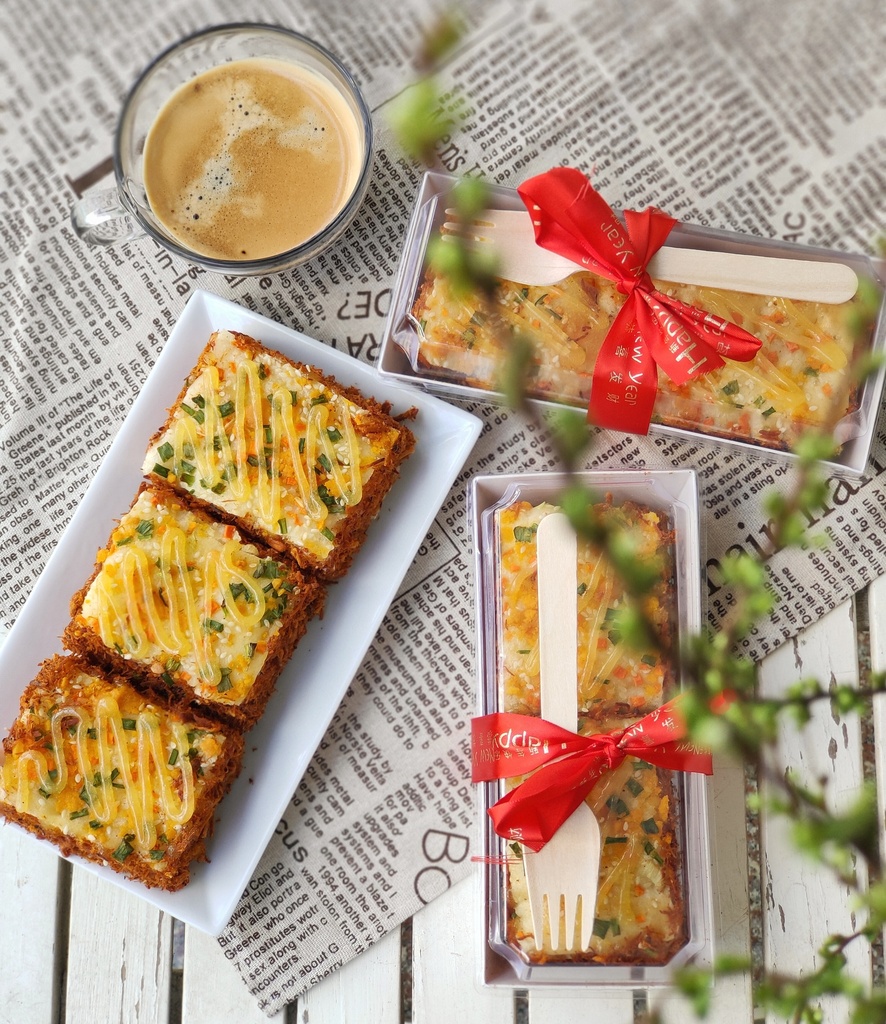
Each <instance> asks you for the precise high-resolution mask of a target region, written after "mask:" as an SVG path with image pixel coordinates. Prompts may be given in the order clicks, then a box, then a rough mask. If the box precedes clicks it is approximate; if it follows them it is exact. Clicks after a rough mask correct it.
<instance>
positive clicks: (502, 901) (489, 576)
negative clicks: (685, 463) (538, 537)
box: [471, 471, 712, 988]
mask: <svg viewBox="0 0 886 1024" xmlns="http://www.w3.org/2000/svg"><path fill="white" fill-rule="evenodd" d="M580 479H581V480H582V482H584V483H586V484H587V485H588V486H589V487H591V488H592V489H593V490H594V491H595V492H596V493H598V494H599V496H600V500H601V501H603V499H604V496H606V498H607V501H611V504H612V505H613V506H622V505H623V504H624V503H625V502H628V503H632V506H631V507H632V508H640V509H641V510H644V511H648V512H651V513H653V514H654V516H655V517H656V518H659V519H660V520H661V521H662V522H663V523H665V522H666V523H667V527H668V536H669V537H670V538H671V539H670V541H669V546H670V556H669V557H670V565H671V569H670V572H671V573H672V576H671V577H670V578H669V581H668V589H667V593H668V594H669V595H670V600H671V601H672V602H673V603H672V606H671V607H670V608H668V609H667V610H666V611H667V615H668V617H669V621H670V623H671V628H672V633H675V634H676V635H674V636H673V639H674V641H677V639H678V637H684V636H687V635H689V634H691V633H694V632H697V631H698V629H699V628H700V621H701V577H700V553H699V536H698V532H699V531H698V497H697V488H696V479H695V474H694V473H693V472H692V471H610V472H589V473H583V474H580ZM565 482H566V477H565V476H564V475H562V474H559V473H540V474H507V475H497V476H478V477H475V478H474V480H473V481H472V485H471V500H472V517H473V529H474V550H475V559H476V609H477V633H478V636H477V650H478V670H479V708H478V713H479V714H480V715H486V714H490V713H493V712H495V711H500V710H505V706H504V705H505V699H504V697H503V693H504V688H505V683H504V680H503V676H504V675H506V674H507V670H506V669H505V667H504V662H503V657H502V650H503V637H502V629H503V626H502V622H503V618H502V615H503V611H502V604H503V596H502V595H503V586H502V582H501V581H502V575H503V573H504V569H502V568H501V566H502V565H503V562H502V544H503V543H504V542H503V541H502V540H501V529H502V527H501V515H502V513H503V510H509V511H512V510H513V509H514V508H515V507H517V508H519V509H520V510H521V514H522V515H526V514H529V515H530V517H531V516H532V514H533V513H532V512H531V511H528V507H531V508H532V509H535V508H536V507H537V506H538V505H539V504H540V503H550V504H555V503H556V500H557V495H558V493H559V492H560V490H561V489H562V487H563V485H564V483H565ZM524 503H527V504H524ZM541 514H543V513H541ZM632 514H633V513H632ZM509 522H510V520H509ZM520 536H521V537H527V538H528V537H529V533H528V532H527V530H526V529H525V528H522V532H521V534H520ZM530 557H531V556H530ZM531 570H532V567H531V565H529V566H527V567H526V568H525V569H524V571H528V572H529V573H530V575H531ZM509 571H510V570H509ZM580 593H581V591H580ZM531 603H532V602H531V600H529V599H527V604H528V605H531ZM521 607H522V605H521ZM527 614H528V615H529V616H530V618H531V617H532V614H533V612H532V609H531V607H530V608H529V609H528V611H527ZM601 614H602V609H601ZM531 628H532V627H531V625H530V629H531ZM579 634H580V636H581V630H579ZM517 653H518V654H519V655H529V654H530V652H529V650H526V651H519V652H517ZM581 658H582V653H581V651H580V654H579V660H580V661H581ZM672 676H673V678H672V682H673V683H674V684H676V683H678V676H679V672H678V670H674V671H673V673H672ZM508 685H510V684H508ZM579 692H580V693H581V690H580V691H579ZM529 703H530V704H531V699H530V701H529ZM508 704H509V705H510V706H509V708H508V709H509V710H514V708H513V706H512V705H513V695H512V696H511V697H510V698H508ZM527 710H528V711H529V713H532V712H531V710H530V709H529V708H527ZM534 713H536V714H537V713H538V712H537V710H536V711H535V712H534ZM627 717H628V718H630V715H628V716H627ZM636 717H638V715H634V718H636ZM631 720H633V719H631ZM625 724H626V723H625ZM646 767H647V768H648V767H650V766H646ZM653 771H655V770H654V769H653ZM667 776H668V777H669V780H670V781H665V785H666V786H669V787H671V788H672V794H673V800H674V804H675V805H676V807H675V813H674V814H673V822H674V833H673V835H674V842H675V844H676V848H677V851H678V852H677V858H676V876H677V878H678V884H679V890H680V892H681V893H682V910H683V924H682V932H681V934H682V936H683V941H682V942H681V943H680V945H679V948H676V949H674V950H672V952H671V954H670V955H669V956H668V958H667V962H663V963H662V962H658V963H650V962H649V961H650V960H656V959H660V957H657V956H656V955H655V952H656V951H655V950H646V951H642V950H641V951H639V952H638V954H637V955H636V956H635V957H633V958H629V959H628V962H615V963H598V962H589V959H588V957H585V958H584V959H583V961H576V962H557V961H556V960H552V959H547V962H539V961H538V960H537V959H535V958H533V956H532V955H530V953H528V952H527V945H526V943H525V942H523V943H521V942H520V941H517V940H516V939H515V934H514V926H513V922H514V920H515V909H516V908H515V906H514V902H513V900H514V893H513V892H511V891H510V886H511V881H512V879H511V878H510V875H509V870H510V869H509V863H513V862H514V860H515V858H516V857H517V854H516V853H515V851H514V850H512V849H511V848H510V846H509V844H508V843H507V842H506V841H505V840H504V839H502V838H501V837H499V836H498V835H497V834H496V833H495V832H494V831H493V829H492V824H491V821H490V819H489V816H488V814H487V812H488V809H489V807H490V806H492V804H493V803H495V802H496V801H497V800H498V799H499V798H500V796H502V795H503V793H504V791H505V783H504V782H503V781H499V782H492V783H484V784H482V785H481V786H480V787H479V789H480V798H479V802H480V815H479V818H480V830H481V849H482V857H481V868H480V871H481V878H480V888H481V896H480V900H479V903H480V906H481V908H482V920H481V921H479V922H478V923H477V928H478V929H479V932H480V939H481V944H482V955H481V963H480V973H481V979H480V980H481V983H482V984H484V985H490V986H502V987H525V986H534V985H545V986H547V985H552V986H555V987H558V986H564V987H569V986H586V985H592V986H596V985H601V986H613V987H629V988H630V987H655V986H660V985H666V984H668V982H669V980H670V977H671V971H672V969H673V967H675V966H677V965H680V964H685V963H687V962H690V961H698V960H704V961H705V962H708V961H709V959H710V957H711V955H712V954H711V943H712V924H711V878H710V868H709V857H708V849H709V840H708V826H707V796H706V780H705V778H704V777H703V776H701V775H697V774H693V773H688V772H673V773H667ZM642 777H643V776H642V772H641V773H640V775H639V776H635V775H630V776H629V778H630V780H632V781H630V782H629V783H628V785H629V786H633V787H634V788H632V789H630V793H631V794H638V793H639V788H638V787H639V785H640V783H639V782H637V781H634V780H635V779H636V778H642ZM603 784H604V780H601V781H600V783H598V786H600V785H603ZM650 790H651V787H650ZM613 799H614V800H615V801H616V803H615V804H614V805H610V804H609V803H607V806H613V807H614V808H615V809H614V810H613V812H612V813H616V814H617V813H621V812H622V811H623V810H626V808H623V807H620V806H619V804H618V802H617V801H618V798H617V797H616V798H613ZM628 799H630V797H628ZM639 799H640V797H639V796H638V803H639ZM598 817H599V812H598ZM602 824H603V826H604V834H605V831H606V823H605V821H604V822H603V823H602ZM624 827H625V828H626V827H627V825H626V824H625V826H624ZM650 827H651V826H650ZM644 838H646V839H648V838H650V837H649V836H640V841H639V846H638V848H637V850H636V851H634V846H633V845H632V846H631V850H632V851H634V852H636V853H637V854H639V856H641V857H645V856H646V855H647V853H648V855H650V856H656V852H655V850H654V849H652V850H651V852H649V851H647V853H643V852H642V846H643V843H642V840H643V839H644ZM610 842H624V840H622V839H618V838H616V839H612V840H610ZM631 842H632V844H633V840H632V841H631ZM646 845H647V847H648V846H649V845H650V844H648V843H647V844H646ZM613 849H616V850H621V849H622V847H620V846H619V847H617V848H613ZM625 849H626V850H627V847H625ZM634 881H636V879H635V880H634ZM518 882H519V879H518ZM596 909H597V910H599V909H600V903H599V899H598V907H597V908H596ZM603 923H604V924H605V925H606V927H607V928H608V927H609V926H610V925H611V922H603ZM599 924H600V922H595V927H596V928H597V932H599V931H601V930H602V929H601V928H599V927H598V925H599ZM611 926H612V927H613V928H615V927H618V925H617V924H616V925H611ZM641 946H642V942H641ZM542 959H543V960H544V959H545V958H544V957H543V958H542Z"/></svg>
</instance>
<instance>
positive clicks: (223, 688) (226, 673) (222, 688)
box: [218, 667, 234, 693]
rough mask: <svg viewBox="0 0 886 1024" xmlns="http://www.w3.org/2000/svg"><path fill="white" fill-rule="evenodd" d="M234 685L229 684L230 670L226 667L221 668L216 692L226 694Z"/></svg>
mask: <svg viewBox="0 0 886 1024" xmlns="http://www.w3.org/2000/svg"><path fill="white" fill-rule="evenodd" d="M233 687H234V684H233V682H231V670H230V669H229V668H227V667H223V668H222V670H221V680H220V682H219V684H218V692H219V693H226V692H227V691H228V690H231V689H233Z"/></svg>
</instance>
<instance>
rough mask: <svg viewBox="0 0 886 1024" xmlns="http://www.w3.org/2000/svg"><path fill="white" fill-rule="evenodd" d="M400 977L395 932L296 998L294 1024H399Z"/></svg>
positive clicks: (396, 932)
mask: <svg viewBox="0 0 886 1024" xmlns="http://www.w3.org/2000/svg"><path fill="white" fill-rule="evenodd" d="M400 976H401V971H400V929H399V928H396V929H394V931H392V932H391V933H390V934H389V935H386V936H384V938H382V939H380V940H379V941H378V942H376V943H375V944H374V945H373V946H370V947H369V949H368V950H366V952H365V953H362V954H361V955H360V956H358V957H357V958H356V959H355V960H351V961H350V963H347V964H345V965H344V967H341V968H339V970H337V971H334V972H333V973H332V974H331V975H329V977H328V978H324V979H323V981H321V982H319V983H318V984H317V985H315V986H314V987H313V988H310V989H308V991H307V992H305V994H304V995H303V996H300V997H299V1000H298V1014H297V1019H298V1022H299V1024H369V1022H370V1021H371V1022H372V1024H400ZM183 1019H185V1020H187V1018H186V1017H185V1018H183ZM207 1024H208V1021H207Z"/></svg>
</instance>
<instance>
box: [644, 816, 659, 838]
mask: <svg viewBox="0 0 886 1024" xmlns="http://www.w3.org/2000/svg"><path fill="white" fill-rule="evenodd" d="M640 828H642V829H643V831H644V832H645V833H646V835H648V836H654V835H656V833H657V832H658V825H656V824H655V819H654V818H646V819H645V820H644V821H641V822H640Z"/></svg>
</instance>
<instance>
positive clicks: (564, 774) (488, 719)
mask: <svg viewBox="0 0 886 1024" xmlns="http://www.w3.org/2000/svg"><path fill="white" fill-rule="evenodd" d="M677 700H679V698H677ZM685 736H686V728H685V723H684V722H683V720H682V718H681V717H680V715H679V714H678V713H677V701H676V700H675V701H669V702H668V703H667V704H663V705H662V706H661V707H660V708H656V709H655V711H652V712H650V713H649V714H648V715H646V716H645V718H641V719H640V720H639V721H638V722H635V723H634V724H633V725H629V726H627V727H626V728H624V729H618V730H616V731H615V732H612V733H599V734H596V735H593V736H579V735H578V734H577V733H574V732H569V731H568V730H567V729H561V728H560V727H559V726H557V725H554V724H553V723H552V722H548V721H545V719H543V718H535V717H533V716H531V715H517V714H510V713H508V712H497V713H495V714H491V715H483V716H482V717H480V718H475V719H473V720H472V722H471V759H472V779H473V781H474V782H491V781H493V780H495V779H504V778H511V777H512V776H514V775H523V774H525V773H526V772H533V774H532V775H530V776H529V778H527V779H526V780H524V781H523V782H522V783H520V785H519V786H516V787H515V788H514V789H512V790H511V791H510V792H509V793H506V794H505V795H504V796H503V797H502V798H501V800H499V801H498V802H497V803H496V804H495V805H494V806H493V807H491V808H490V809H489V816H490V818H492V822H493V827H494V828H495V831H496V832H497V833H498V835H500V836H502V837H503V838H505V839H514V840H517V841H519V842H521V843H523V845H524V846H528V847H529V848H530V849H531V850H535V851H536V852H537V851H538V850H540V849H541V848H542V847H543V846H544V845H545V843H547V842H548V840H549V839H550V838H551V836H553V835H554V833H555V832H556V831H557V829H558V828H559V827H560V826H561V825H562V824H563V822H564V821H566V819H567V818H568V817H569V816H570V815H571V814H572V812H573V811H574V810H575V809H576V807H578V805H579V804H580V803H581V802H582V801H583V800H584V799H585V797H586V796H587V795H588V793H590V791H591V790H592V789H593V788H594V785H595V784H596V782H597V780H598V779H600V778H601V777H602V776H603V775H604V774H605V773H606V772H607V771H611V770H612V769H614V768H617V767H618V766H619V765H620V764H621V762H622V761H623V760H624V759H625V758H626V757H641V758H643V760H645V761H649V762H650V764H654V765H658V766H659V767H660V768H673V769H678V770H680V771H685V772H702V773H703V774H705V775H710V774H711V772H712V770H713V769H712V765H711V755H710V754H709V753H707V752H706V751H703V750H699V749H698V748H697V747H694V746H693V745H692V744H691V743H689V742H688V741H687V740H686V738H685ZM535 769H538V770H537V771H536V770H535Z"/></svg>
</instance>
